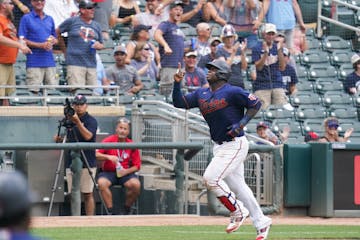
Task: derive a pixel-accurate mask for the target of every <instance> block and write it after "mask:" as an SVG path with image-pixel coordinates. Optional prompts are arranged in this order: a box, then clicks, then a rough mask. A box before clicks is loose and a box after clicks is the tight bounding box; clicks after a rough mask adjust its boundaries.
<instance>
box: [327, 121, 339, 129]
mask: <svg viewBox="0 0 360 240" xmlns="http://www.w3.org/2000/svg"><path fill="white" fill-rule="evenodd" d="M327 126H328V127H329V128H335V129H337V128H338V127H339V121H338V120H336V119H330V120H328V121H327Z"/></svg>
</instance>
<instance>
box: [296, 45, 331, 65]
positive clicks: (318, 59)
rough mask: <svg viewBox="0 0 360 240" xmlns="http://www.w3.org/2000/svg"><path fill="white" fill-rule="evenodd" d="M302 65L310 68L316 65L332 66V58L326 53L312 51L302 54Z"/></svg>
mask: <svg viewBox="0 0 360 240" xmlns="http://www.w3.org/2000/svg"><path fill="white" fill-rule="evenodd" d="M300 64H301V65H305V66H308V67H310V66H311V65H314V64H330V58H329V55H328V54H327V53H326V52H324V51H321V50H315V49H312V50H307V51H305V52H303V53H302V54H300Z"/></svg>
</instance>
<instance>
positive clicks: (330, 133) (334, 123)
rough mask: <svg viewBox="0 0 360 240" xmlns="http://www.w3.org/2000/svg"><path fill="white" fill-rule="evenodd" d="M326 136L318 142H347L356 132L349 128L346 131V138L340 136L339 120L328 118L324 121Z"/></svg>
mask: <svg viewBox="0 0 360 240" xmlns="http://www.w3.org/2000/svg"><path fill="white" fill-rule="evenodd" d="M324 127H325V134H324V136H322V137H320V139H319V140H318V142H323V143H324V142H347V141H348V140H349V138H350V136H351V134H352V132H353V131H354V129H353V128H349V129H347V130H346V131H345V133H344V136H343V137H341V136H339V131H338V128H339V120H337V119H336V118H334V117H328V118H326V119H325V120H324Z"/></svg>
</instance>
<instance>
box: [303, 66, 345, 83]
mask: <svg viewBox="0 0 360 240" xmlns="http://www.w3.org/2000/svg"><path fill="white" fill-rule="evenodd" d="M337 76H338V75H337V70H336V68H335V67H334V66H332V65H321V64H316V65H311V66H310V68H309V80H310V81H316V80H317V79H319V78H327V79H329V78H337Z"/></svg>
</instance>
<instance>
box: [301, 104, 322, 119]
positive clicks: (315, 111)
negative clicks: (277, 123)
mask: <svg viewBox="0 0 360 240" xmlns="http://www.w3.org/2000/svg"><path fill="white" fill-rule="evenodd" d="M327 116H328V112H327V110H326V108H325V107H322V106H319V105H300V106H299V107H298V108H297V110H296V114H295V118H296V120H297V121H299V122H304V121H305V120H307V119H324V118H326V117H327Z"/></svg>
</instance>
